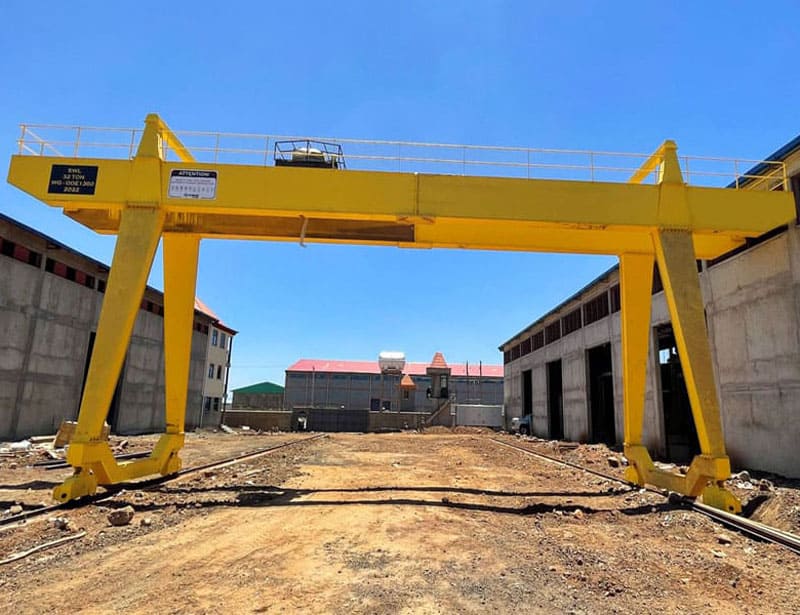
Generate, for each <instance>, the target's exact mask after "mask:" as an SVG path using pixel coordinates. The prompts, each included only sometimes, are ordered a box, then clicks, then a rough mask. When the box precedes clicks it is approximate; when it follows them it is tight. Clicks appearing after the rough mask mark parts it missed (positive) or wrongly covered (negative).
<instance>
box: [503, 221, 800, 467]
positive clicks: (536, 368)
mask: <svg viewBox="0 0 800 615" xmlns="http://www.w3.org/2000/svg"><path fill="white" fill-rule="evenodd" d="M700 278H701V288H702V290H703V297H704V302H705V306H706V314H707V322H708V326H709V338H710V342H711V351H712V358H713V361H714V368H715V371H716V374H717V381H718V391H719V396H720V404H721V409H722V420H723V427H724V432H725V440H726V444H727V448H728V452H729V455H730V457H731V461H732V463H733V464H734V466H735V467H747V468H751V469H757V470H764V471H770V472H775V473H778V474H782V475H785V476H793V477H798V476H800V455H797V454H796V449H795V447H796V442H798V441H800V420H798V419H800V230H798V228H797V227H795V226H791V227H790V228H789V229H788V231H786V232H784V233H782V234H779V235H778V236H776V237H774V238H772V239H769V240H766V241H764V242H763V243H760V244H758V245H755V246H754V247H752V248H750V249H748V250H746V251H744V252H742V253H740V254H738V255H735V256H733V257H730V258H729V259H727V260H725V261H722V262H720V263H718V264H716V265H714V266H713V267H711V268H708V269H707V270H706V271H704V272H703V273H701V276H700ZM617 282H618V274H617V272H613V273H611V274H610V277H609V278H608V279H605V280H603V281H601V282H600V283H598V284H597V285H596V286H594V287H592V288H589V289H586V291H585V292H584V294H583V295H582V296H581V297H580V298H579V299H578V300H577V301H576V302H575V303H574V304H570V305H567V306H563V307H562V308H559V311H558V314H556V315H554V316H553V317H552V318H550V319H549V320H548V319H546V320H545V322H544V324H545V325H546V324H549V323H550V322H551V321H553V320H555V318H556V317H560V316H563V315H564V314H566V313H568V312H569V311H571V310H572V309H574V307H575V305H578V303H580V302H586V301H588V300H591V299H592V298H593V297H594V296H596V295H597V294H598V293H599V292H601V291H604V290H605V289H606V288H608V287H610V286H612V285H614V284H616V283H617ZM669 322H670V318H669V314H668V310H667V305H666V299H665V296H664V293H663V292H660V293H657V294H656V295H654V296H653V304H652V316H651V323H652V326H653V327H654V328H655V327H656V326H658V325H660V324H665V323H669ZM518 339H521V338H518ZM517 341H518V340H517ZM606 342H610V343H611V354H612V370H613V374H614V406H615V425H616V434H617V441H618V443H620V444H621V443H622V439H623V434H624V431H623V410H622V404H623V398H622V393H623V389H622V376H621V373H622V350H621V333H620V319H619V313H618V312H617V313H614V314H611V315H610V316H608V317H606V318H603V319H601V320H599V321H597V322H594V323H591V324H589V325H586V326H584V327H582V328H580V329H578V330H577V331H574V332H572V333H570V334H568V335H566V336H564V337H562V338H561V339H559V340H557V341H555V342H553V343H551V344H548V345H546V346H544V347H543V348H541V349H538V350H536V351H533V352H531V353H530V354H528V355H525V356H523V357H520V358H518V359H515V360H513V361H511V362H509V363H506V365H505V383H506V384H505V404H506V413H507V417H508V418H511V417H514V416H521V415H522V397H521V391H522V377H521V373H522V371H523V370H526V369H531V370H532V377H533V430H534V433H536V434H537V435H539V436H542V437H547V436H548V421H547V380H546V370H545V364H546V363H547V362H549V361H553V360H556V359H559V358H560V359H561V360H562V361H563V387H564V429H565V437H567V438H568V439H572V440H579V441H580V440H585V439H586V438H587V436H588V424H589V423H588V421H589V401H588V394H587V388H588V387H587V384H586V356H585V352H586V350H587V349H589V348H592V347H593V346H597V345H600V344H603V343H606ZM509 347H510V345H509ZM646 382H647V390H646V400H645V422H644V438H643V439H644V442H645V444H647V446H648V447H649V448H650V449H651V451H653V452H654V453H655V454H656V455H663V454H664V453H665V444H666V443H665V435H664V419H663V407H662V402H661V397H660V391H661V386H660V375H659V369H658V357H657V353H656V351H655V343H654V340H653V339H651V345H650V352H649V355H648V364H647V381H646Z"/></svg>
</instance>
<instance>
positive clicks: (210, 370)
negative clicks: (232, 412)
mask: <svg viewBox="0 0 800 615" xmlns="http://www.w3.org/2000/svg"><path fill="white" fill-rule="evenodd" d="M195 309H197V310H199V311H201V312H203V313H204V314H209V315H210V316H211V317H212V318H213V319H214V320H213V322H212V323H211V325H209V330H208V343H207V346H206V366H205V377H204V379H203V410H202V413H201V416H200V419H201V421H200V424H201V425H209V424H216V423H215V421H217V419H216V417H217V416H218V415H217V414H216V413H218V412H221V411H222V410H223V406H224V404H225V399H226V397H227V396H228V372H229V371H230V367H231V352H233V337H234V336H235V335H236V333H237V331H235V330H234V329H231V328H230V327H228V326H227V325H226V324H225V323H223V322H222V321H221V320H220V319H219V317H218V316H217V315H216V314H215V313H214V311H213V310H212V309H211V308H209V307H208V306H207V305H206V304H205V303H203V302H202V301H201V300H200V299H195Z"/></svg>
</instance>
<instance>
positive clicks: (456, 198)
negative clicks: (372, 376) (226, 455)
mask: <svg viewBox="0 0 800 615" xmlns="http://www.w3.org/2000/svg"><path fill="white" fill-rule="evenodd" d="M21 149H22V148H21ZM25 149H27V150H30V149H31V148H30V147H26V148H25ZM50 149H52V148H45V147H42V148H41V150H40V152H38V154H41V155H23V154H24V152H23V153H21V154H20V155H15V156H13V157H12V160H11V167H10V171H9V175H8V181H9V182H10V183H11V184H13V185H15V186H17V187H18V188H20V189H22V190H24V191H25V192H27V193H28V194H30V195H32V196H33V197H35V198H37V199H39V200H41V201H43V202H45V203H46V204H48V205H51V206H54V207H60V208H62V209H63V211H64V213H65V214H66V215H68V216H70V217H71V218H74V219H75V220H77V221H79V222H81V223H83V224H85V225H86V226H88V227H90V228H92V229H94V230H96V231H98V232H100V233H114V234H117V235H118V238H117V243H116V248H115V251H114V257H113V261H112V266H111V270H110V274H109V278H108V281H107V286H106V292H105V298H104V301H103V306H102V310H101V313H100V320H99V323H98V327H97V336H96V340H95V345H94V350H93V353H92V358H91V362H90V366H89V372H88V376H87V380H86V386H85V388H84V394H83V398H82V400H81V406H80V412H79V415H78V424H77V428H76V430H75V434H74V436H73V438H72V441H71V443H70V446H69V450H68V453H67V461H68V462H69V463H70V464H71V465H72V466H73V467H74V470H75V471H74V474H73V476H71V477H70V478H68V479H66V480H65V481H64V483H63V484H61V485H59V486H58V487H56V488H55V489H54V492H53V494H54V497H55V499H57V500H58V501H68V500H71V499H75V498H79V497H82V496H85V495H89V494H92V493H94V492H95V491H96V489H97V487H98V485H110V484H114V483H119V482H123V481H127V480H130V479H134V478H137V477H141V476H146V475H151V474H159V473H160V474H169V473H173V472H176V471H177V470H178V469H180V466H181V461H180V457H179V451H180V449H181V448H182V446H183V442H184V417H185V414H186V400H187V389H188V379H189V360H190V350H191V341H192V329H193V319H194V297H195V285H196V278H197V263H198V251H199V245H200V240H201V239H202V238H219V239H265V240H275V241H300V242H301V243H303V242H309V243H310V242H321V243H344V244H366V245H391V246H399V247H406V248H466V249H485V250H506V251H512V250H516V251H525V252H569V253H583V254H613V255H617V256H619V259H620V278H621V280H620V289H621V304H622V310H621V319H622V345H623V352H622V358H623V361H622V363H623V386H624V425H625V429H624V432H625V455H626V456H627V458H628V460H629V462H630V465H629V467H628V469H627V471H626V472H627V474H626V476H627V478H628V479H629V480H631V481H632V482H635V483H637V484H639V485H645V484H652V485H656V486H659V487H662V488H666V489H670V490H673V491H676V492H679V493H682V494H685V495H689V496H700V495H702V496H703V500H704V501H705V502H706V503H707V504H711V505H713V506H716V507H718V508H722V509H724V510H728V511H734V512H738V511H739V510H740V509H741V506H740V503H739V502H738V500H737V499H736V498H735V497H734V496H733V494H731V493H730V492H729V491H727V490H726V489H725V488H724V486H723V481H724V480H725V479H727V478H728V477H729V476H730V463H729V459H728V456H727V454H726V450H725V442H724V438H723V430H722V421H721V417H720V408H719V401H718V395H717V387H716V382H715V376H714V371H713V366H712V360H711V354H710V349H709V342H708V333H707V330H706V323H705V318H704V312H703V300H702V295H701V290H700V284H699V278H698V273H697V267H696V259H698V258H701V259H710V258H714V257H717V256H719V255H721V254H723V253H725V252H727V251H729V250H732V249H734V248H736V247H737V246H739V245H741V244H742V243H743V242H744V240H745V239H746V238H747V237H753V236H757V235H760V234H762V233H764V232H766V231H768V230H770V229H772V228H775V227H777V226H780V225H781V224H784V223H786V222H787V221H788V220H790V219H791V218H792V217H793V215H794V204H793V201H792V198H791V195H790V194H789V193H788V192H783V191H775V190H770V189H768V188H770V187H773V188H774V187H775V186H776V185H778V187H782V186H783V184H785V177H783V176H782V168H781V167H780V165H779V166H777V167H771V168H772V178H771V179H770V182H771V183H769V182H766V181H755V180H753V179H752V178H751V179H750V180H748V182H746V183H748V185H749V187H751V188H752V187H754V186H755V187H757V188H759V189H731V188H722V187H700V186H693V185H689V184H687V182H685V181H684V177H683V174H682V171H681V165H680V162H679V159H678V156H677V147H676V146H675V144H674V143H673V142H671V141H666V142H664V144H663V145H662V146H661V147H660V148H659V149H658V150H657V151H656V152H655V153H654V154H652V155H651V156H649V157H647V158H646V159H645V160H644V161H643V163H642V164H641V166H640V167H639V168H638V169H637V170H635V172H633V173H632V174H631V175H630V177H629V178H628V181H625V182H609V181H603V182H600V181H576V180H564V179H529V178H527V177H524V178H514V177H488V176H474V175H473V176H470V175H445V174H432V173H410V172H386V171H373V170H364V171H359V170H346V171H345V170H334V169H320V168H302V167H291V166H267V165H265V164H260V165H246V164H221V163H218V162H198V161H196V160H195V159H194V157H193V155H192V152H191V151H190V149H189V148H187V147H185V146H184V145H183V144H182V143H181V141H180V140H179V139H178V137H177V136H176V135H175V133H173V132H172V131H171V130H170V129H169V128H168V127H167V126H166V124H165V123H164V122H163V121H162V120H161V119H160V118H159V117H158V116H157V115H153V114H151V115H149V116H148V117H147V118H146V121H145V128H144V131H143V132H142V133H141V138H140V139H139V142H138V148H137V150H136V152H135V155H132V156H129V157H126V158H124V159H114V158H87V157H80V156H77V155H73V156H61V155H53V156H50V155H46V154H48V152H50ZM168 152H171V153H172V155H171V157H172V158H176V160H170V159H169V158H170V155H168ZM76 154H77V146H76ZM775 169H777V172H776V171H775ZM649 177H654V178H655V180H656V181H654V182H652V183H644V181H645V180H646V179H647V178H649ZM775 177H777V184H776V181H775ZM737 185H738V182H737ZM159 240H162V241H163V253H164V264H163V268H164V352H165V372H166V373H165V385H166V429H165V433H164V434H163V435H162V436H161V439H160V440H159V442H158V443H157V445H156V447H155V448H154V450H153V451H152V453H151V455H150V456H149V457H147V458H144V459H138V460H132V461H124V462H117V460H116V459H115V458H114V456H113V454H112V452H111V449H110V448H109V445H108V442H107V441H106V440H105V439H104V438H103V436H102V429H103V422H104V420H105V418H106V415H107V411H108V408H109V405H110V403H111V399H112V396H113V393H114V387H115V385H116V382H117V378H118V376H119V373H120V370H121V368H122V365H123V361H124V358H125V353H126V351H127V348H128V344H129V342H130V337H131V333H132V330H133V326H134V321H135V318H136V314H137V310H138V308H139V305H140V302H141V298H142V295H143V292H144V289H145V284H146V281H147V278H148V275H149V272H150V268H151V265H152V262H153V257H154V254H155V251H156V248H157V246H158V243H159ZM654 263H657V264H658V268H659V272H660V274H661V278H662V280H663V285H664V291H665V294H666V298H667V303H668V306H669V312H670V316H671V318H672V325H673V328H674V331H675V337H676V341H677V346H678V351H679V354H680V358H681V363H682V366H683V372H684V375H685V380H686V387H687V390H688V393H689V399H690V402H691V408H692V414H693V417H694V422H695V425H696V427H697V434H698V438H699V442H700V449H701V453H700V454H699V455H697V456H696V457H695V458H694V460H693V461H692V463H691V465H690V466H689V470H688V472H687V473H686V474H679V473H673V472H667V471H664V470H661V469H659V468H657V467H655V465H654V464H653V461H652V459H651V457H650V454H649V452H648V450H647V448H646V447H645V445H644V444H643V441H642V428H643V421H644V403H645V379H646V367H647V359H648V345H649V341H650V308H651V289H652V276H653V268H654Z"/></svg>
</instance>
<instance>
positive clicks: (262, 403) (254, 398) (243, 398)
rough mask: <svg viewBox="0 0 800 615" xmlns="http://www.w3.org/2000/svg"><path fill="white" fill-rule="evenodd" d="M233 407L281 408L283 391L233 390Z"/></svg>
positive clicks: (282, 406)
mask: <svg viewBox="0 0 800 615" xmlns="http://www.w3.org/2000/svg"><path fill="white" fill-rule="evenodd" d="M233 407H234V408H235V409H237V410H246V409H248V408H252V409H259V410H283V408H284V403H283V393H239V392H237V391H234V392H233Z"/></svg>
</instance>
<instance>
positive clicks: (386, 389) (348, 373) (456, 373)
mask: <svg viewBox="0 0 800 615" xmlns="http://www.w3.org/2000/svg"><path fill="white" fill-rule="evenodd" d="M383 354H384V355H393V356H391V357H390V358H389V359H388V360H387V359H386V358H385V357H384V358H383V359H382V360H379V361H338V360H335V361H334V360H325V359H300V360H299V361H297V362H296V363H295V364H294V365H292V366H290V367H289V368H288V369H287V370H286V392H285V398H286V406H287V409H292V408H294V407H315V408H345V409H352V410H371V411H373V412H376V411H404V412H434V411H436V410H437V409H438V408H439V406H440V405H441V404H442V403H443V401H445V400H451V399H452V400H454V401H458V402H461V403H472V404H487V405H499V404H502V403H503V367H502V366H501V365H483V364H481V363H476V364H472V365H469V364H464V363H460V364H448V363H447V362H446V361H445V358H444V356H443V355H442V353H441V352H437V353H436V354H435V355H434V357H433V359H432V360H431V362H430V363H412V362H409V363H406V362H405V357H404V356H403V355H402V353H383Z"/></svg>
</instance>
